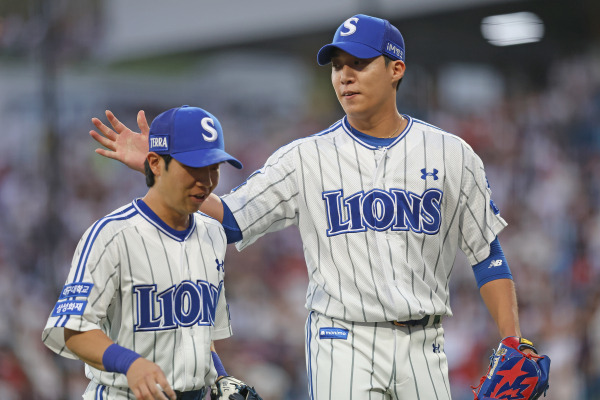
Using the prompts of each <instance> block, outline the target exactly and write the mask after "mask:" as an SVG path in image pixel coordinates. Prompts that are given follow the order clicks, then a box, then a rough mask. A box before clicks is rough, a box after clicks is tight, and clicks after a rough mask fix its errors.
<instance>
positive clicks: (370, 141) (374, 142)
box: [342, 114, 413, 149]
mask: <svg viewBox="0 0 600 400" xmlns="http://www.w3.org/2000/svg"><path fill="white" fill-rule="evenodd" d="M402 116H403V117H404V118H406V120H407V121H408V123H407V124H406V127H405V128H404V130H403V131H402V132H400V134H399V135H398V136H396V137H393V138H389V139H382V138H378V137H375V136H371V135H367V134H366V133H362V132H361V131H359V130H358V129H355V128H354V127H352V126H351V125H350V123H349V122H348V117H347V116H344V119H343V120H342V122H343V125H344V130H345V131H346V132H348V134H349V135H350V136H352V138H353V139H354V140H356V141H358V142H360V143H361V144H362V145H364V146H365V147H368V148H373V149H378V148H380V147H390V146H393V145H394V144H396V143H398V142H399V141H400V140H402V138H404V136H406V134H407V133H408V131H409V130H410V128H411V126H412V123H413V119H412V118H411V117H410V116H408V115H404V114H402Z"/></svg>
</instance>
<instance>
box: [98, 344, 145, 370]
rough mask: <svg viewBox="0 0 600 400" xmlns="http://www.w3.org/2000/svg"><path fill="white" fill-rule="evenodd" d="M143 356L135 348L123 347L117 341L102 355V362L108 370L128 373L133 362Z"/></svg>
mask: <svg viewBox="0 0 600 400" xmlns="http://www.w3.org/2000/svg"><path fill="white" fill-rule="evenodd" d="M140 357H141V356H140V355H139V354H138V353H136V352H135V351H133V350H129V349H126V348H125V347H121V346H119V345H118V344H116V343H113V344H111V345H110V346H108V348H107V349H106V350H105V351H104V354H103V355H102V364H103V365H104V369H105V370H106V371H107V372H119V373H121V374H127V371H128V370H129V367H131V364H133V362H134V361H135V360H137V359H138V358H140Z"/></svg>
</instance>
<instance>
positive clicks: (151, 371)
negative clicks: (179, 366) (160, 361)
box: [127, 357, 177, 400]
mask: <svg viewBox="0 0 600 400" xmlns="http://www.w3.org/2000/svg"><path fill="white" fill-rule="evenodd" d="M127 384H128V385H129V387H130V388H131V390H132V391H133V394H134V395H135V398H136V399H138V400H156V399H160V400H176V399H177V395H175V392H174V391H173V388H171V385H169V382H168V381H167V378H166V376H165V374H164V372H163V371H162V370H161V369H160V367H159V366H158V365H156V364H155V363H153V362H152V361H150V360H147V359H145V358H143V357H140V358H138V359H137V360H135V361H134V362H133V364H131V367H129V370H128V371H127Z"/></svg>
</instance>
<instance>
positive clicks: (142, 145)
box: [90, 110, 150, 173]
mask: <svg viewBox="0 0 600 400" xmlns="http://www.w3.org/2000/svg"><path fill="white" fill-rule="evenodd" d="M106 118H108V121H109V122H110V124H111V126H112V127H113V129H110V128H109V127H108V126H106V125H104V124H103V123H102V121H100V120H99V119H98V118H92V123H93V124H94V126H96V128H97V129H98V130H99V131H100V133H98V132H96V131H94V130H91V131H90V136H91V137H92V138H94V140H95V141H97V142H98V143H100V144H101V145H102V146H104V147H105V148H106V149H102V148H98V149H96V153H98V154H100V155H101V156H104V157H107V158H112V159H113V160H117V161H121V162H122V163H123V164H125V165H127V166H128V167H129V168H131V169H134V170H136V171H140V172H142V173H144V160H145V159H146V155H147V154H148V135H149V132H150V127H149V126H148V121H147V120H146V114H145V113H144V111H140V112H138V115H137V124H138V127H139V129H140V133H137V132H134V131H132V130H131V129H129V128H128V127H127V126H125V125H124V124H123V123H122V122H121V121H119V120H118V119H117V117H115V115H114V114H113V113H112V112H111V111H110V110H106Z"/></svg>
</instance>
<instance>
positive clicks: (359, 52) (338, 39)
mask: <svg viewBox="0 0 600 400" xmlns="http://www.w3.org/2000/svg"><path fill="white" fill-rule="evenodd" d="M333 49H340V50H343V51H345V52H346V53H349V54H352V55H353V56H354V57H358V58H373V57H377V56H381V55H386V56H388V57H389V58H391V59H392V60H402V61H404V39H403V38H402V35H401V34H400V31H399V30H398V28H396V27H395V26H394V25H392V24H390V23H389V21H387V20H385V19H381V18H375V17H370V16H368V15H364V14H357V15H355V16H353V17H351V18H348V19H347V20H346V21H344V23H343V24H342V25H340V27H339V28H338V29H337V31H335V35H334V36H333V42H332V43H330V44H328V45H325V46H323V47H321V50H319V53H318V54H317V62H318V63H319V65H326V64H329V63H330V62H331V52H332V50H333Z"/></svg>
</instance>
